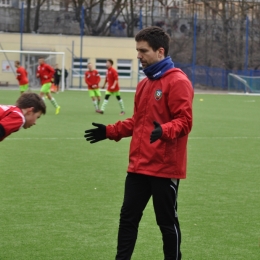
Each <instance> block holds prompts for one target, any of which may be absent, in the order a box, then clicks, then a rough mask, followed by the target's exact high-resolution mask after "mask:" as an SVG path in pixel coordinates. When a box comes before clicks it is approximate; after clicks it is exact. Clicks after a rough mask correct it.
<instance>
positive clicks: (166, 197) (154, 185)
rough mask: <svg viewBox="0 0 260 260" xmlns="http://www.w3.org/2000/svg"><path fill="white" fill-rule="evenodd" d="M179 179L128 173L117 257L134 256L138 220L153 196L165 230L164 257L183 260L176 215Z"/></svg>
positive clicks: (160, 222)
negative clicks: (173, 179)
mask: <svg viewBox="0 0 260 260" xmlns="http://www.w3.org/2000/svg"><path fill="white" fill-rule="evenodd" d="M178 186H179V180H175V182H174V181H172V180H171V179H167V178H158V177H152V176H147V175H143V174H134V173H128V175H127V177H126V181H125V194H124V201H123V205H122V208H121V213H120V222H119V231H118V245H117V255H116V258H115V259H116V260H129V259H131V256H132V253H133V250H134V246H135V242H136V239H137V233H138V226H139V222H140V220H141V218H142V215H143V210H144V209H145V207H146V205H147V203H148V201H149V199H150V197H151V196H152V198H153V205H154V211H155V215H156V221H157V224H158V226H159V228H160V230H161V232H162V240H163V252H164V257H165V258H164V259H165V260H180V259H181V252H180V244H181V232H180V227H179V222H178V217H177V194H178Z"/></svg>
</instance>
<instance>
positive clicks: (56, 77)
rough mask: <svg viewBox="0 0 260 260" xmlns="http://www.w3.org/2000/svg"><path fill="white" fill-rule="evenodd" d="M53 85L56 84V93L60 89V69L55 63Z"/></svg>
mask: <svg viewBox="0 0 260 260" xmlns="http://www.w3.org/2000/svg"><path fill="white" fill-rule="evenodd" d="M53 76H54V82H53V83H54V85H55V86H56V92H57V93H58V92H59V90H60V79H61V70H60V69H59V65H58V64H55V69H54V75H53Z"/></svg>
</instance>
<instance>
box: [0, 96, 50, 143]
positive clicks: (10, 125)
mask: <svg viewBox="0 0 260 260" xmlns="http://www.w3.org/2000/svg"><path fill="white" fill-rule="evenodd" d="M45 113H46V106H45V103H44V102H43V100H42V98H41V97H40V96H39V95H37V94H36V93H24V94H22V95H21V96H20V97H19V98H18V100H17V101H16V104H15V106H11V105H0V142H1V141H3V140H4V139H5V138H6V137H7V136H9V135H10V134H12V133H14V132H17V131H19V130H20V129H21V128H24V129H27V128H30V127H31V126H33V125H35V124H36V120H37V119H38V118H40V117H41V115H42V114H45Z"/></svg>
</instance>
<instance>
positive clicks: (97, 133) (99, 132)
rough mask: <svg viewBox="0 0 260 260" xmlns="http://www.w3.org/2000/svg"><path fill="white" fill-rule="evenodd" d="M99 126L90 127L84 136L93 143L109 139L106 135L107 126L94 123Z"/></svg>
mask: <svg viewBox="0 0 260 260" xmlns="http://www.w3.org/2000/svg"><path fill="white" fill-rule="evenodd" d="M92 125H93V126H96V127H97V128H93V129H88V130H86V131H85V135H84V137H85V138H86V140H87V141H90V143H91V144H94V143H96V142H99V141H102V140H105V139H107V137H106V126H105V125H102V124H97V123H92Z"/></svg>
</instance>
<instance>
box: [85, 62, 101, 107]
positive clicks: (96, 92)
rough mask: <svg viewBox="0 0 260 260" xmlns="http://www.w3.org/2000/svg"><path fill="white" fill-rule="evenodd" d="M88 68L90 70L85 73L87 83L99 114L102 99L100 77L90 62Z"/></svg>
mask: <svg viewBox="0 0 260 260" xmlns="http://www.w3.org/2000/svg"><path fill="white" fill-rule="evenodd" d="M87 68H88V70H87V71H86V72H85V82H86V84H87V86H88V93H89V96H90V98H91V99H92V102H93V104H94V107H95V109H96V112H98V110H99V104H100V97H101V93H100V89H99V86H98V84H99V82H100V75H99V73H98V71H97V70H95V69H93V66H92V64H91V63H90V62H89V63H88V65H87Z"/></svg>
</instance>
